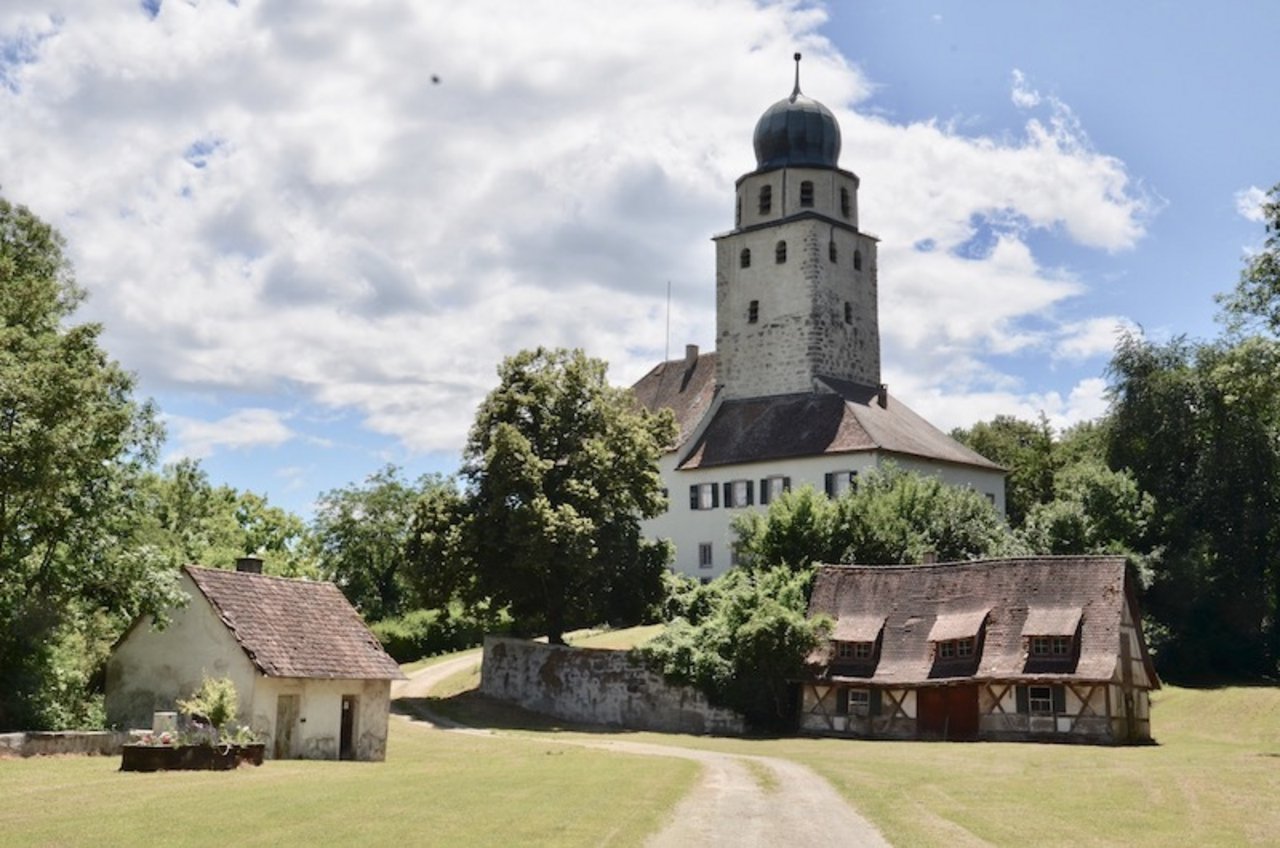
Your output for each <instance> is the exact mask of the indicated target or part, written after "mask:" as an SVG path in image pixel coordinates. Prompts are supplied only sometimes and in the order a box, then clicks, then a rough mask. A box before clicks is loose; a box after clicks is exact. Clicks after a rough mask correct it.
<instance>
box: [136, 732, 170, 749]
mask: <svg viewBox="0 0 1280 848" xmlns="http://www.w3.org/2000/svg"><path fill="white" fill-rule="evenodd" d="M138 744H139V745H151V746H153V747H172V746H174V745H177V744H178V734H176V733H173V732H171V731H168V730H163V731H161V732H159V733H152V732H147V733H144V734H142V737H141V738H140V739H139V740H138Z"/></svg>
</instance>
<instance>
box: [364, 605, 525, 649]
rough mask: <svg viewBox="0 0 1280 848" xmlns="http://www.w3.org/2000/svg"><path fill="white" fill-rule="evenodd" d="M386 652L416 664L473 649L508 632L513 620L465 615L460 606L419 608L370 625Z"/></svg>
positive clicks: (502, 616) (504, 616)
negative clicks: (490, 635)
mask: <svg viewBox="0 0 1280 848" xmlns="http://www.w3.org/2000/svg"><path fill="white" fill-rule="evenodd" d="M369 629H370V630H372V631H373V635H374V636H377V637H378V641H379V642H381V643H382V647H383V649H384V650H385V651H386V652H387V653H388V654H390V655H391V658H392V659H394V660H395V661H396V662H398V663H405V662H412V661H414V660H418V659H422V658H423V657H431V656H435V655H436V654H445V653H449V652H450V651H461V650H464V649H466V648H473V647H475V646H476V645H479V644H480V643H481V642H483V641H484V636H485V634H486V633H507V632H509V631H510V630H511V617H510V616H508V615H507V614H506V613H505V612H503V613H497V614H494V613H489V612H487V611H480V612H465V611H463V609H462V606H461V605H460V604H451V605H450V606H449V607H448V608H446V609H442V610H427V609H419V610H413V611H412V612H408V613H405V614H404V615H401V616H397V617H395V618H384V619H383V620H382V621H378V622H374V623H373V624H371V625H369Z"/></svg>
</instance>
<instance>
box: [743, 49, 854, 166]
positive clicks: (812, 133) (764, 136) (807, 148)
mask: <svg viewBox="0 0 1280 848" xmlns="http://www.w3.org/2000/svg"><path fill="white" fill-rule="evenodd" d="M795 58H796V86H795V90H793V91H792V92H791V96H790V97H788V98H786V99H785V100H779V101H778V102H777V103H775V104H773V105H772V106H770V107H769V108H768V109H766V110H765V113H764V114H763V115H761V116H760V120H759V121H757V122H756V133H755V148H756V169H757V170H760V171H766V170H772V169H774V168H787V167H806V168H835V167H837V165H836V162H837V160H839V158H840V125H839V124H837V123H836V118H835V115H832V114H831V111H830V110H829V109H827V107H826V106H823V105H822V104H821V103H819V102H818V101H816V100H814V99H812V98H810V97H805V96H804V95H803V94H801V93H800V54H799V53H797V54H796V56H795Z"/></svg>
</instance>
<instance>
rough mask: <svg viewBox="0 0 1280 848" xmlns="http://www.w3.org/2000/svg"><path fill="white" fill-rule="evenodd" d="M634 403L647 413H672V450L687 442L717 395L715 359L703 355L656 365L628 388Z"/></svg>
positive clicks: (708, 355)
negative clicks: (663, 411) (676, 431)
mask: <svg viewBox="0 0 1280 848" xmlns="http://www.w3.org/2000/svg"><path fill="white" fill-rule="evenodd" d="M631 392H632V394H633V395H634V396H635V399H636V402H637V403H638V404H640V406H642V407H644V408H645V409H647V410H649V411H650V412H657V411H658V410H660V409H670V410H671V411H672V412H673V413H675V417H676V428H677V430H678V431H679V435H678V436H677V437H676V442H675V444H674V445H670V446H669V447H671V448H672V449H675V448H677V447H679V446H680V445H682V444H684V443H685V442H686V441H688V440H689V437H690V436H692V435H693V431H694V429H695V428H696V427H697V426H698V423H699V422H700V421H702V417H703V416H704V415H706V414H707V410H708V409H709V408H710V407H711V401H712V399H713V398H714V397H715V392H716V355H715V354H714V353H704V354H702V355H700V356H697V357H694V358H693V359H692V360H689V359H672V360H670V361H668V362H662V363H659V364H658V365H657V366H655V367H654V368H653V370H651V371H650V372H649V373H648V374H645V375H644V376H643V377H641V378H640V379H639V381H637V382H636V384H635V385H634V386H632V387H631Z"/></svg>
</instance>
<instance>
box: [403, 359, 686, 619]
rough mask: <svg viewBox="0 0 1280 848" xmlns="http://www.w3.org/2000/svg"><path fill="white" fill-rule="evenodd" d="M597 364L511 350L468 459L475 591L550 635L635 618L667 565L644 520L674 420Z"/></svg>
mask: <svg viewBox="0 0 1280 848" xmlns="http://www.w3.org/2000/svg"><path fill="white" fill-rule="evenodd" d="M605 370H606V366H605V364H604V362H602V361H600V360H597V359H591V358H589V357H588V356H586V355H585V354H584V353H583V352H582V351H580V350H574V351H569V350H547V349H544V348H538V349H536V350H531V351H524V352H522V353H519V354H516V355H515V356H512V357H509V358H508V359H506V360H505V361H504V362H503V363H502V365H501V366H500V367H499V369H498V376H499V378H500V379H499V385H498V387H497V388H495V389H494V390H493V391H492V392H490V393H489V395H488V397H487V398H485V400H484V402H483V403H482V404H481V405H480V409H479V411H478V412H477V414H476V420H475V424H474V426H473V427H472V429H471V434H470V437H469V439H468V441H467V446H466V449H465V451H464V454H463V471H462V474H463V478H464V479H465V481H466V483H467V487H468V491H467V507H466V528H465V529H466V535H467V538H466V540H465V543H464V545H463V548H464V549H465V551H464V555H465V556H466V557H467V558H468V559H469V560H470V567H471V574H472V575H473V577H474V581H473V584H472V585H473V591H474V592H475V593H476V594H477V595H478V596H482V597H486V598H490V599H492V600H493V601H494V602H495V603H496V604H498V605H500V606H507V607H509V608H510V611H511V614H512V616H513V618H514V619H515V620H516V622H517V623H518V624H519V625H521V626H526V627H535V628H539V626H540V629H541V630H543V631H544V632H545V633H546V634H547V636H548V638H549V639H550V640H551V641H552V642H561V641H562V640H563V633H564V631H565V630H566V629H568V628H570V627H573V626H581V625H583V624H594V623H598V622H600V621H606V620H608V621H636V620H638V619H639V618H641V617H642V616H643V615H644V613H645V612H646V611H647V610H648V609H649V608H651V607H652V606H653V605H654V604H656V603H657V602H658V601H659V600H660V598H661V592H662V572H663V569H664V567H665V565H666V563H667V561H668V559H669V551H668V548H667V546H666V545H665V544H664V543H662V542H656V541H651V540H646V539H644V538H643V537H642V536H641V534H640V522H641V520H642V519H646V518H651V517H653V516H655V515H657V514H658V513H659V512H660V511H661V510H662V508H663V507H664V505H665V498H664V497H663V493H662V486H661V479H660V478H659V476H658V470H657V460H658V457H659V455H660V454H661V451H662V449H663V447H664V446H665V445H667V444H669V443H670V442H671V441H672V439H673V438H674V437H675V431H674V422H673V420H672V418H671V416H670V414H669V413H664V414H661V415H650V414H649V413H647V412H645V411H644V410H642V409H640V408H638V407H637V406H636V405H635V403H634V402H633V400H632V399H631V396H630V394H629V393H628V392H627V391H626V390H624V389H619V388H615V387H613V386H610V385H609V383H608V381H607V380H606V379H605ZM446 514H447V512H446ZM425 529H426V528H424V527H419V536H421V532H422V531H424V530H425ZM433 538H436V537H433Z"/></svg>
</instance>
